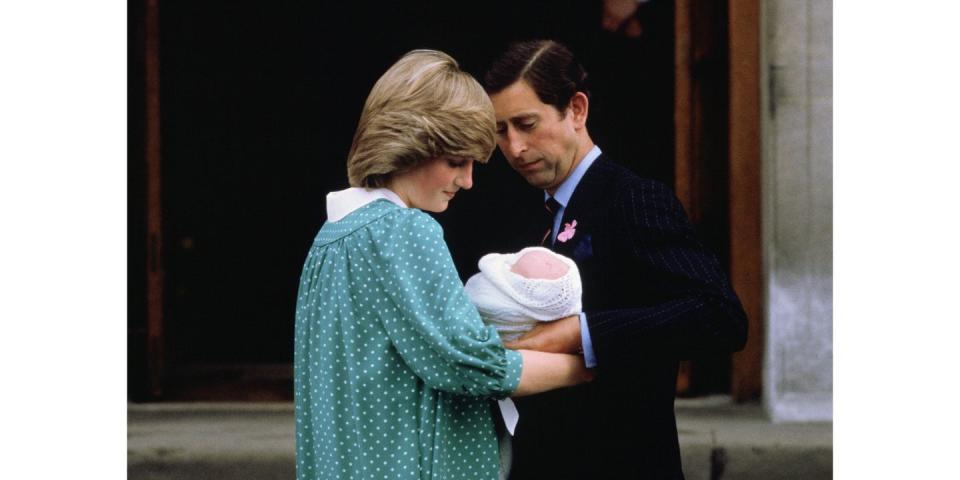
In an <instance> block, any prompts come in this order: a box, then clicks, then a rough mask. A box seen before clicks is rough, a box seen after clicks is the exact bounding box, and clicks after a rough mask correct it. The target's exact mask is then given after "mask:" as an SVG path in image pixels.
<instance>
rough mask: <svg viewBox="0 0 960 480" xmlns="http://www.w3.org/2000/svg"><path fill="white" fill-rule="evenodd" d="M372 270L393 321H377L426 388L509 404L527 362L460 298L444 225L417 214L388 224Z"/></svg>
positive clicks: (378, 238)
mask: <svg viewBox="0 0 960 480" xmlns="http://www.w3.org/2000/svg"><path fill="white" fill-rule="evenodd" d="M381 225H382V227H383V230H382V231H378V232H375V233H374V234H375V239H374V244H375V248H374V255H373V258H372V260H371V261H372V262H373V265H371V267H373V268H374V269H375V271H378V272H379V274H378V275H377V277H378V278H379V281H380V283H381V285H380V287H381V288H382V289H383V290H384V292H385V294H386V297H387V298H388V299H389V301H390V302H391V303H392V304H393V307H394V308H393V309H392V312H391V314H388V315H381V318H380V320H381V321H382V322H383V326H384V328H385V329H386V331H387V335H388V336H389V338H390V341H391V342H392V343H393V345H394V347H395V348H396V349H397V352H399V354H400V356H401V357H402V358H403V360H404V361H405V362H406V363H407V365H408V366H409V367H410V368H411V369H412V370H413V371H414V373H415V374H416V375H417V376H418V377H420V379H422V380H423V381H424V383H426V384H427V385H428V386H430V387H432V388H435V389H437V390H442V391H446V392H451V393H457V394H461V395H470V396H491V397H496V398H504V397H507V396H509V395H510V394H511V393H512V392H513V391H514V390H516V388H517V385H518V384H519V383H520V371H521V369H522V360H521V356H520V354H519V353H518V352H515V351H512V350H508V349H506V348H505V347H504V346H503V344H502V343H501V341H500V337H499V336H498V335H497V331H496V329H495V328H494V327H492V326H485V325H484V324H483V322H482V321H481V319H480V315H479V313H477V309H476V307H475V306H474V305H473V304H472V303H471V302H470V300H469V298H468V297H467V295H466V294H465V293H464V290H463V283H462V282H461V281H460V277H459V276H458V275H457V271H456V269H455V268H454V265H453V260H452V259H451V256H450V251H449V250H448V249H447V245H446V243H445V242H444V240H443V231H442V229H441V227H440V225H439V224H438V223H437V222H436V221H434V220H433V219H432V218H430V217H429V216H428V215H426V214H425V213H423V212H421V211H419V210H416V209H405V210H399V211H397V212H395V213H392V214H390V215H388V216H387V217H385V218H384V221H383V222H381Z"/></svg>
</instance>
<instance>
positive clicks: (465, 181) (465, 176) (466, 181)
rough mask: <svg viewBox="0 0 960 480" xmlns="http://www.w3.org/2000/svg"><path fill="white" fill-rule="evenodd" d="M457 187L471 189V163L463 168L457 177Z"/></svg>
mask: <svg viewBox="0 0 960 480" xmlns="http://www.w3.org/2000/svg"><path fill="white" fill-rule="evenodd" d="M457 186H459V187H460V188H462V189H464V190H470V189H471V188H473V162H469V163H468V164H467V166H466V167H464V170H463V173H462V174H460V176H458V177H457Z"/></svg>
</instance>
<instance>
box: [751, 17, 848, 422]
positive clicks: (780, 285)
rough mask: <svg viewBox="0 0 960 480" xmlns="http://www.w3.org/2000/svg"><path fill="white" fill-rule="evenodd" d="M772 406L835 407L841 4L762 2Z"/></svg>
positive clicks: (822, 412) (778, 413)
mask: <svg viewBox="0 0 960 480" xmlns="http://www.w3.org/2000/svg"><path fill="white" fill-rule="evenodd" d="M761 8H762V11H761V16H762V17H761V18H762V19H763V20H762V22H763V25H762V30H761V32H762V33H761V52H762V53H761V56H762V57H761V69H762V72H763V75H764V77H765V78H763V82H762V85H763V88H762V90H763V93H762V94H763V102H762V104H763V109H764V112H763V128H762V130H763V169H764V172H763V203H764V205H763V230H764V232H763V238H764V271H765V272H764V273H765V276H766V279H765V285H766V292H765V305H764V307H765V308H764V310H765V312H766V313H765V315H766V318H765V326H766V338H765V353H764V382H763V383H764V395H763V397H764V404H765V406H766V409H767V412H768V414H769V415H770V417H771V418H772V419H773V420H774V421H820V420H830V419H831V418H832V414H833V402H832V396H833V247H832V244H833V226H832V224H833V185H832V184H833V155H832V149H833V145H832V143H833V133H832V132H833V79H832V77H833V54H832V48H833V33H832V31H833V19H832V10H833V4H832V2H831V1H830V0H765V1H763V2H762V4H761Z"/></svg>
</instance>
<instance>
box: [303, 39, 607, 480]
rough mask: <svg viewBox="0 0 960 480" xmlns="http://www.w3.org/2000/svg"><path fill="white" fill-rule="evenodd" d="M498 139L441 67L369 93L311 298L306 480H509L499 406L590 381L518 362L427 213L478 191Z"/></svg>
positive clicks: (396, 68) (318, 246)
mask: <svg viewBox="0 0 960 480" xmlns="http://www.w3.org/2000/svg"><path fill="white" fill-rule="evenodd" d="M494 129H495V127H494V114H493V107H492V105H491V103H490V100H489V99H488V98H487V95H486V93H484V91H483V89H482V87H481V86H480V85H479V84H478V83H477V82H476V80H474V79H473V77H471V76H470V75H469V74H467V73H465V72H463V71H461V70H460V69H459V67H458V65H457V63H456V61H454V60H453V59H452V58H450V57H449V56H448V55H446V54H444V53H442V52H437V51H431V50H415V51H413V52H410V53H408V54H406V55H404V56H403V57H402V58H401V59H400V60H399V61H397V62H396V63H395V64H394V65H393V66H392V67H390V69H389V70H387V72H386V73H384V75H383V76H382V77H381V78H380V79H379V80H378V81H377V83H376V84H375V85H374V87H373V89H372V90H371V92H370V95H369V96H368V98H367V101H366V103H365V105H364V108H363V112H362V114H361V117H360V122H359V125H358V126H357V131H356V133H355V135H354V139H353V145H352V147H351V149H350V153H349V155H348V159H347V175H348V177H349V180H350V185H351V188H348V189H346V190H342V191H339V192H332V193H330V194H328V195H327V213H328V218H327V222H326V223H325V224H324V225H323V227H322V228H321V229H320V232H319V233H318V234H317V236H316V238H315V240H314V242H313V245H312V246H311V248H310V251H309V253H308V255H307V258H306V261H305V263H304V267H303V274H302V276H301V281H300V286H299V292H298V295H297V310H296V333H295V358H294V368H295V377H294V378H295V381H294V383H295V385H294V389H295V392H294V394H295V409H296V434H297V437H296V439H297V440H296V441H297V451H296V454H297V478H298V479H314V478H391V479H431V478H436V479H471V480H476V479H495V478H497V476H498V473H499V471H500V462H499V459H498V455H497V439H496V436H495V434H494V425H493V419H492V414H491V409H490V403H489V402H488V399H489V398H497V399H501V398H505V397H509V396H520V395H529V394H533V393H538V392H542V391H546V390H551V389H555V388H561V387H565V386H571V385H575V384H578V383H581V382H585V381H588V380H589V379H590V378H591V374H590V372H589V371H588V370H586V369H585V367H584V364H583V360H582V358H581V357H578V356H575V355H563V354H552V353H542V352H533V351H523V350H521V351H512V350H507V349H505V348H504V346H503V344H502V343H501V341H500V338H499V336H498V335H497V332H496V330H495V329H494V327H488V326H484V324H483V322H482V321H481V319H480V316H479V314H478V313H477V310H476V308H475V307H474V305H473V304H472V303H470V301H469V299H468V298H467V296H466V295H465V293H464V290H463V283H462V282H461V281H460V279H459V277H458V275H457V272H456V270H455V268H454V266H453V262H452V260H451V257H450V252H449V251H448V249H447V246H446V244H445V243H444V240H443V232H442V229H441V228H440V226H439V225H438V224H437V223H436V222H435V221H434V220H433V219H432V218H431V217H430V216H428V215H427V214H425V213H423V212H422V211H421V210H427V211H431V212H441V211H444V210H446V208H447V206H448V204H449V202H450V201H451V200H453V198H454V197H455V196H456V194H457V193H459V192H460V191H461V190H468V189H470V188H471V187H472V185H473V179H472V172H473V164H474V163H475V162H481V163H485V162H486V161H487V160H488V159H489V157H490V154H491V153H492V151H493V148H494V146H495V138H494V135H495V134H494Z"/></svg>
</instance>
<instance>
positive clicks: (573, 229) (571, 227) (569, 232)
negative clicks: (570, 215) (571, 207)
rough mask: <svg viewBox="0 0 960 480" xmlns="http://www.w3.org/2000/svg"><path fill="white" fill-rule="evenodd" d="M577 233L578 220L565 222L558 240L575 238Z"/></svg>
mask: <svg viewBox="0 0 960 480" xmlns="http://www.w3.org/2000/svg"><path fill="white" fill-rule="evenodd" d="M575 233H577V221H576V220H574V221H572V222H570V223H564V224H563V231H562V232H560V233H559V234H557V240H559V241H561V242H566V241H567V240H570V239H571V238H573V235H574V234H575Z"/></svg>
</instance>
